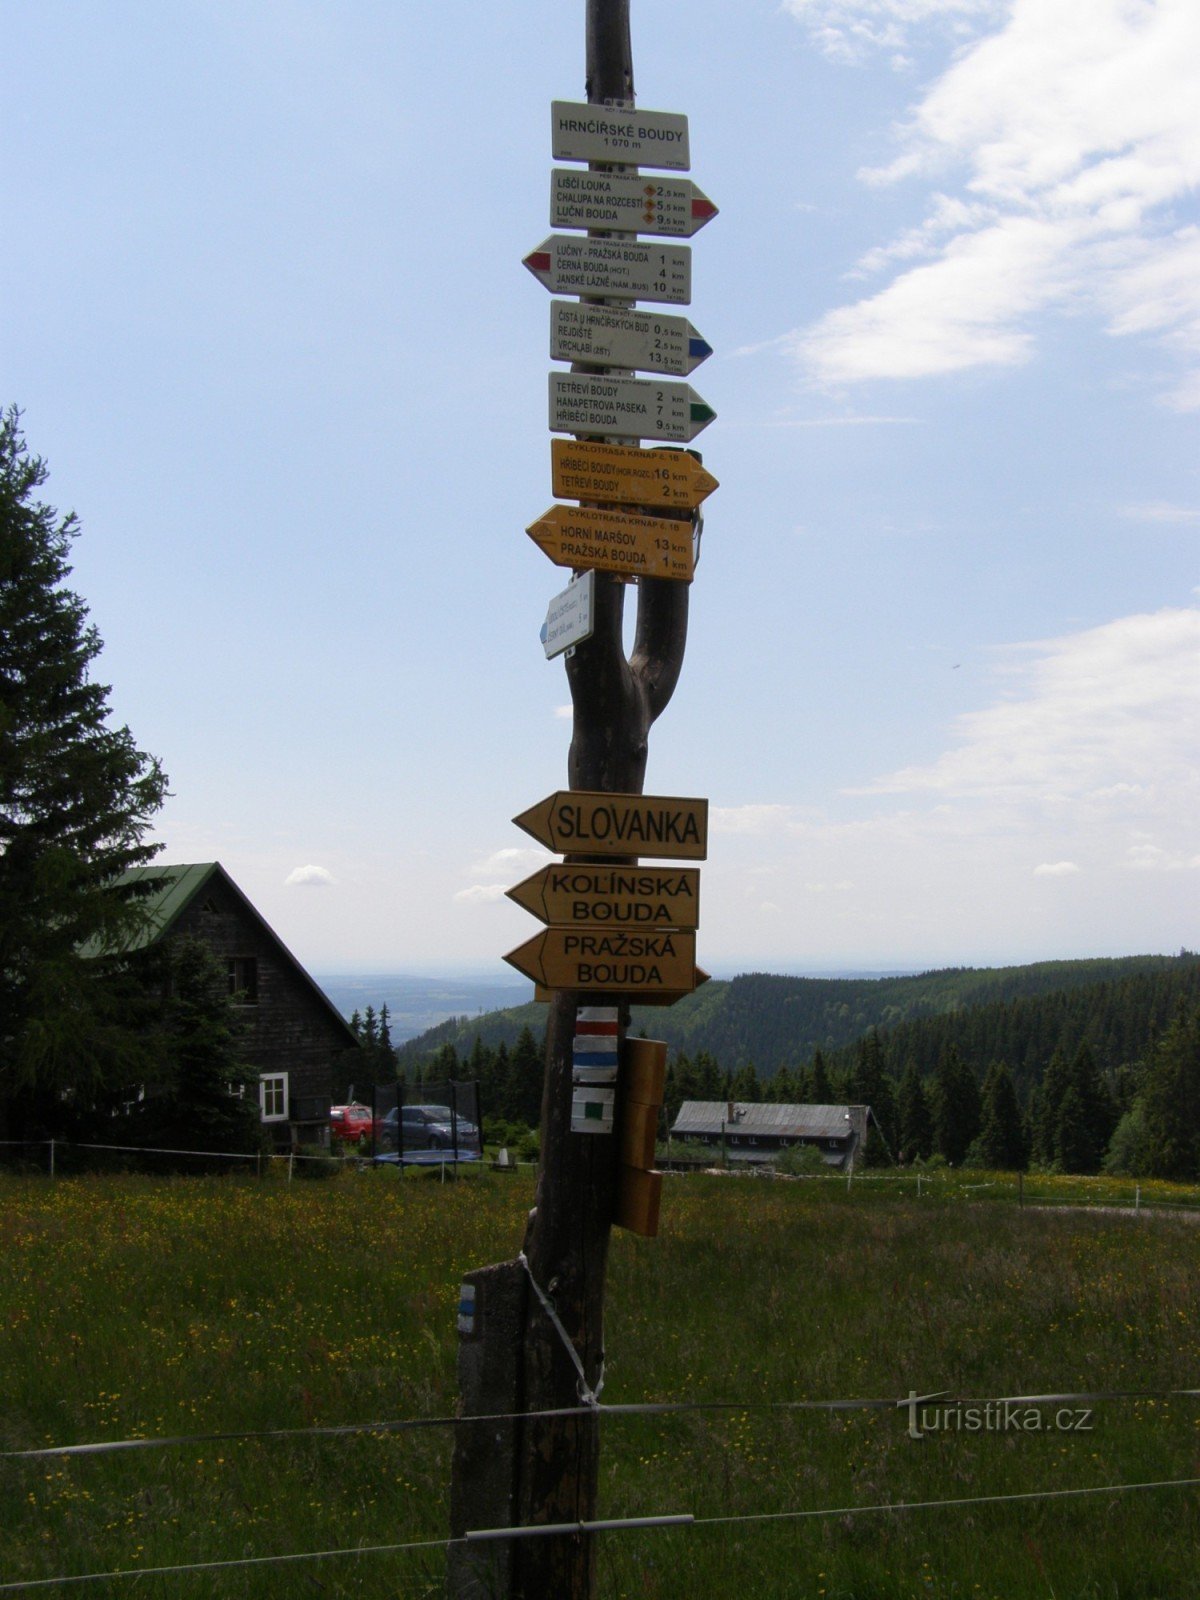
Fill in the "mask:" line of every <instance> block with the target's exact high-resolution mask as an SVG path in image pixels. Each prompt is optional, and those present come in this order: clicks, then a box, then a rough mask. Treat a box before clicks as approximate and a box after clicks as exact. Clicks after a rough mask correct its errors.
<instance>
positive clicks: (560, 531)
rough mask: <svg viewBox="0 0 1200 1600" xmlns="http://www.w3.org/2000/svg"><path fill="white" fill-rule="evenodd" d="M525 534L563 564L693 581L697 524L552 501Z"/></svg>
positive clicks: (636, 575)
mask: <svg viewBox="0 0 1200 1600" xmlns="http://www.w3.org/2000/svg"><path fill="white" fill-rule="evenodd" d="M525 531H526V533H527V534H528V535H529V537H530V538H531V539H532V540H533V541H534V543H535V544H537V545H540V546H541V548H542V549H543V550H544V551H545V552H546V554H547V555H548V556H549V557H550V559H551V561H553V562H554V564H555V566H558V567H574V568H575V569H576V570H580V569H586V568H588V567H591V568H593V569H594V570H595V571H597V572H616V573H618V574H619V575H620V576H621V577H625V578H678V579H681V580H682V581H683V582H685V583H690V582H691V581H692V575H693V573H694V572H695V560H694V558H693V555H692V524H691V522H690V521H687V522H680V521H676V520H673V519H672V518H670V517H639V516H629V515H627V514H626V513H624V512H621V511H592V510H590V509H588V508H587V507H584V506H551V507H550V510H549V511H547V512H546V514H545V516H542V517H539V518H538V520H537V521H536V522H533V523H530V525H529V527H528V528H526V530H525Z"/></svg>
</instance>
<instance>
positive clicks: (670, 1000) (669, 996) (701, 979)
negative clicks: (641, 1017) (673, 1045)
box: [533, 967, 712, 1006]
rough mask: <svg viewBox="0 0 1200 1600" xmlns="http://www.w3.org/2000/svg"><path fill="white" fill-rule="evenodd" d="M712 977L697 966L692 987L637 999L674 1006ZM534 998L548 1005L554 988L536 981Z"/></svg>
mask: <svg viewBox="0 0 1200 1600" xmlns="http://www.w3.org/2000/svg"><path fill="white" fill-rule="evenodd" d="M711 977H712V973H711V972H705V970H704V968H703V967H697V968H696V970H695V972H694V973H693V975H692V987H691V988H690V989H664V990H662V992H661V993H659V994H640V995H639V996H638V999H637V1003H638V1005H639V1006H673V1005H675V1004H676V1002H677V1001H679V1000H684V999H686V998H687V996H688V995H689V994H692V993H693V992H694V991H695V990H696V989H698V988H699V987H700V985H701V984H702V983H707V982H708V980H709V979H710V978H711ZM533 998H534V1000H535V1001H536V1002H537V1003H538V1004H539V1005H548V1004H549V1003H550V1001H551V1000H553V999H554V990H553V989H550V988H547V986H546V985H545V984H544V983H535V984H534V986H533Z"/></svg>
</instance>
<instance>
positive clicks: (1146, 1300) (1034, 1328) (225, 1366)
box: [0, 1164, 1200, 1600]
mask: <svg viewBox="0 0 1200 1600" xmlns="http://www.w3.org/2000/svg"><path fill="white" fill-rule="evenodd" d="M1024 1192H1025V1198H1026V1200H1032V1199H1033V1198H1034V1197H1035V1195H1036V1197H1037V1198H1039V1199H1040V1200H1042V1201H1045V1202H1049V1204H1046V1205H1037V1206H1035V1205H1032V1204H1025V1205H1024V1206H1021V1205H1018V1203H1017V1191H1016V1186H1015V1182H1014V1180H1011V1179H1000V1178H998V1177H993V1178H989V1177H988V1176H987V1175H973V1174H963V1175H958V1174H946V1175H939V1176H938V1177H937V1178H928V1177H927V1178H926V1179H925V1180H924V1182H923V1187H922V1192H921V1195H920V1197H919V1198H918V1196H917V1194H916V1186H915V1181H914V1180H912V1179H905V1180H904V1181H896V1180H891V1181H882V1180H876V1181H870V1180H868V1181H862V1182H857V1181H856V1182H855V1184H854V1185H853V1186H852V1187H851V1188H850V1189H847V1186H846V1184H845V1183H844V1181H842V1180H838V1179H820V1180H812V1181H803V1180H800V1181H794V1182H786V1181H778V1182H769V1181H765V1180H760V1179H753V1178H745V1177H741V1178H735V1177H721V1176H689V1177H686V1178H682V1177H679V1178H668V1179H667V1180H666V1191H665V1194H664V1199H663V1222H662V1232H661V1235H660V1237H659V1238H658V1239H657V1240H642V1239H636V1238H633V1237H631V1236H628V1235H624V1234H620V1233H618V1234H617V1235H616V1236H615V1238H614V1248H613V1252H612V1258H611V1269H610V1277H609V1290H608V1346H609V1360H608V1371H607V1383H606V1387H605V1391H604V1398H605V1400H609V1401H641V1400H670V1401H698V1402H722V1401H732V1402H736V1403H737V1404H738V1405H739V1406H742V1407H745V1409H741V1410H710V1411H702V1410H696V1411H687V1412H683V1413H677V1414H672V1415H669V1416H657V1417H647V1416H640V1417H625V1416H613V1417H608V1418H606V1419H605V1420H604V1422H603V1424H602V1427H603V1444H602V1472H603V1488H602V1505H601V1515H604V1516H618V1517H619V1516H644V1515H653V1514H658V1513H676V1512H690V1513H693V1514H694V1515H695V1517H696V1518H697V1522H696V1524H695V1525H694V1526H692V1527H690V1528H686V1529H679V1530H671V1531H662V1530H649V1531H645V1532H638V1533H613V1534H608V1535H604V1536H602V1537H601V1539H600V1554H599V1572H600V1593H601V1594H602V1595H604V1596H611V1597H617V1596H630V1597H634V1596H648V1597H651V1600H654V1597H662V1600H667V1597H675V1596H687V1597H689V1600H690V1597H692V1596H698V1595H701V1594H703V1595H710V1596H747V1597H749V1596H768V1597H777V1596H778V1597H791V1596H796V1597H804V1600H884V1597H887V1600H908V1597H911V1596H930V1597H941V1600H948V1597H951V1596H953V1597H955V1600H1018V1597H1025V1596H1031V1597H1032V1596H1038V1597H1047V1600H1050V1597H1053V1600H1085V1597H1086V1600H1165V1597H1180V1600H1183V1597H1191V1596H1194V1595H1195V1594H1196V1593H1197V1592H1198V1589H1200V1578H1198V1576H1197V1574H1198V1572H1200V1561H1198V1556H1197V1552H1198V1551H1200V1496H1198V1493H1197V1490H1196V1489H1195V1488H1194V1487H1193V1488H1160V1489H1152V1490H1145V1491H1141V1492H1137V1493H1126V1494H1121V1495H1113V1494H1101V1495H1097V1496H1094V1497H1081V1498H1060V1499H1055V1500H1024V1501H1021V1500H1012V1501H1008V1502H1002V1503H997V1504H989V1505H972V1506H959V1507H945V1508H942V1509H912V1510H907V1511H904V1510H897V1509H891V1510H883V1511H864V1510H857V1509H856V1508H865V1507H877V1506H884V1507H896V1506H897V1505H898V1504H899V1503H900V1502H907V1503H909V1504H912V1503H913V1502H921V1501H945V1500H954V1499H959V1500H961V1499H968V1498H977V1497H983V1496H1004V1495H1017V1494H1022V1493H1029V1492H1030V1491H1035V1490H1046V1489H1058V1490H1065V1489H1085V1488H1092V1487H1099V1486H1105V1485H1112V1484H1126V1483H1140V1482H1150V1481H1161V1480H1172V1479H1183V1478H1200V1399H1198V1398H1196V1397H1191V1398H1178V1397H1177V1398H1159V1397H1154V1398H1149V1397H1147V1398H1140V1399H1137V1398H1127V1399H1120V1400H1097V1401H1095V1402H1092V1403H1091V1404H1086V1403H1082V1402H1081V1403H1080V1404H1079V1405H1072V1406H1070V1407H1062V1406H1058V1405H1052V1404H1046V1405H1043V1406H1040V1407H1037V1408H1033V1407H1027V1408H1021V1409H1022V1412H1023V1413H1024V1416H1023V1421H1024V1423H1025V1424H1027V1425H1026V1426H1023V1427H1021V1428H1014V1427H1012V1426H1008V1427H1001V1426H999V1421H1000V1415H1001V1414H1000V1413H999V1412H998V1411H997V1412H996V1413H994V1414H993V1417H992V1422H991V1423H989V1422H988V1420H987V1414H986V1413H984V1412H978V1413H977V1414H978V1415H980V1416H981V1418H982V1421H981V1423H980V1425H979V1426H978V1428H976V1429H974V1430H973V1429H971V1428H970V1426H969V1424H968V1421H967V1413H965V1412H963V1411H961V1410H960V1411H958V1412H956V1413H953V1416H957V1418H958V1421H957V1423H955V1422H954V1421H953V1420H952V1417H951V1416H948V1415H946V1414H945V1413H939V1414H938V1416H935V1417H932V1418H920V1419H918V1420H919V1422H920V1421H921V1420H926V1419H928V1420H932V1421H934V1422H938V1421H939V1419H943V1420H941V1425H938V1426H930V1427H927V1428H926V1427H920V1426H919V1427H918V1431H920V1432H922V1434H923V1436H922V1437H921V1438H919V1439H914V1438H911V1437H910V1436H909V1424H910V1421H911V1417H910V1414H909V1412H908V1411H907V1410H897V1409H891V1408H882V1407H880V1408H875V1409H865V1410H844V1411H804V1410H792V1411H787V1410H778V1409H769V1407H770V1406H771V1405H773V1404H775V1403H777V1402H780V1401H795V1400H804V1399H815V1400H834V1399H859V1398H869V1397H876V1398H884V1397H900V1396H904V1395H907V1394H908V1393H909V1392H910V1391H916V1392H917V1393H918V1394H922V1395H925V1394H933V1393H938V1392H942V1391H950V1392H951V1393H952V1394H953V1395H954V1396H957V1397H970V1398H971V1399H973V1400H975V1401H978V1402H980V1404H982V1402H984V1401H986V1400H990V1399H995V1398H997V1397H1003V1396H1012V1395H1029V1394H1037V1395H1046V1394H1063V1393H1076V1392H1086V1393H1089V1394H1090V1393H1094V1392H1096V1391H1109V1390H1153V1391H1165V1390H1169V1389H1200V1228H1198V1226H1197V1220H1196V1216H1195V1214H1194V1213H1192V1214H1188V1213H1186V1212H1184V1211H1182V1210H1177V1211H1172V1210H1170V1209H1169V1205H1170V1204H1174V1205H1176V1206H1178V1205H1179V1204H1180V1203H1181V1202H1191V1203H1193V1204H1194V1203H1197V1202H1200V1195H1198V1194H1197V1193H1196V1192H1195V1191H1191V1192H1188V1191H1184V1190H1173V1189H1168V1188H1166V1187H1165V1186H1159V1185H1143V1186H1142V1187H1141V1190H1140V1193H1139V1194H1138V1196H1137V1198H1138V1200H1139V1201H1140V1203H1141V1205H1142V1206H1143V1207H1145V1206H1146V1205H1147V1203H1148V1202H1156V1203H1160V1204H1163V1205H1164V1209H1161V1210H1154V1211H1153V1212H1151V1211H1144V1212H1143V1214H1140V1215H1135V1214H1131V1213H1130V1211H1129V1210H1128V1209H1127V1208H1128V1207H1130V1206H1132V1204H1133V1202H1134V1196H1135V1190H1134V1186H1133V1185H1132V1184H1128V1185H1122V1184H1118V1183H1114V1181H1113V1180H1110V1179H1105V1180H1088V1179H1082V1180H1079V1179H1076V1180H1067V1179H1038V1180H1036V1182H1035V1181H1034V1180H1032V1179H1027V1180H1026V1183H1025V1186H1024ZM531 1201H532V1178H531V1176H530V1175H528V1174H526V1173H524V1172H522V1173H520V1174H518V1175H516V1176H512V1175H500V1174H493V1173H488V1172H482V1171H481V1172H476V1173H472V1174H471V1175H470V1177H469V1178H468V1179H466V1180H464V1181H461V1182H458V1183H445V1184H442V1183H440V1182H438V1181H437V1180H436V1178H435V1177H433V1176H432V1175H428V1174H426V1175H417V1174H408V1175H406V1176H405V1177H404V1178H402V1179H398V1178H397V1177H396V1176H395V1175H394V1174H388V1173H382V1172H372V1171H355V1170H352V1169H351V1167H350V1165H349V1164H347V1170H346V1171H344V1172H343V1173H341V1174H339V1176H337V1177H336V1178H334V1179H332V1180H330V1181H327V1182H321V1183H305V1182H301V1181H296V1182H293V1183H290V1184H289V1183H286V1182H284V1181H282V1179H281V1178H280V1177H279V1176H278V1175H273V1176H269V1177H267V1178H265V1179H262V1180H259V1181H256V1180H254V1179H251V1178H197V1179H174V1180H172V1179H156V1178H147V1177H136V1176H118V1175H108V1176H95V1177H88V1176H73V1177H69V1178H59V1179H56V1180H51V1179H50V1178H48V1177H45V1176H26V1177H17V1176H6V1177H0V1266H2V1269H3V1270H2V1272H0V1394H2V1396H3V1403H2V1405H0V1450H2V1451H4V1452H6V1454H5V1456H4V1458H3V1459H0V1587H2V1586H3V1585H5V1584H8V1585H12V1584H22V1585H28V1584H30V1583H32V1582H35V1581H37V1580H44V1579H49V1578H55V1577H60V1576H66V1575H80V1574H86V1573H97V1572H108V1571H115V1570H118V1569H119V1570H121V1571H122V1572H124V1573H129V1574H133V1573H143V1572H144V1569H147V1568H154V1567H159V1566H168V1565H176V1564H186V1563H200V1562H215V1561H231V1560H238V1559H242V1558H248V1557H260V1556H281V1555H291V1554H294V1553H298V1552H306V1551H320V1550H334V1549H345V1548H347V1547H356V1546H369V1545H381V1544H391V1545H396V1544H403V1543H409V1542H418V1541H426V1540H428V1541H438V1540H441V1539H442V1538H444V1537H445V1533H446V1527H447V1490H448V1477H449V1460H450V1449H451V1437H450V1431H449V1430H448V1429H428V1430H420V1431H414V1432H400V1433H383V1432H378V1431H376V1432H365V1433H350V1434H342V1435H335V1436H332V1437H330V1436H325V1437H322V1436H319V1435H307V1436H306V1435H303V1434H300V1435H297V1436H293V1437H288V1438H274V1439H271V1438H259V1439H236V1438H224V1439H223V1438H219V1437H212V1436H215V1435H220V1434H223V1433H226V1434H228V1433H238V1432H253V1431H258V1430H270V1429H279V1428H283V1429H292V1428H298V1429H302V1428H305V1427H314V1426H332V1425H341V1424H349V1423H366V1422H371V1421H378V1420H382V1419H396V1418H407V1417H413V1418H416V1417H433V1416H445V1415H447V1414H450V1413H451V1412H452V1411H453V1409H454V1406H455V1402H456V1385H455V1346H456V1338H457V1336H456V1334H455V1331H454V1329H455V1314H456V1307H457V1298H458V1284H459V1280H460V1277H461V1275H462V1273H463V1272H464V1271H465V1270H466V1269H468V1268H469V1267H472V1266H479V1265H483V1264H485V1263H487V1262H490V1261H499V1260H503V1259H506V1258H508V1257H510V1256H511V1255H512V1254H513V1253H514V1252H515V1250H516V1249H517V1248H518V1246H519V1242H520V1237H521V1232H522V1227H523V1219H524V1216H525V1212H526V1210H527V1208H528V1206H529V1205H530V1204H531ZM1100 1203H1107V1204H1108V1205H1109V1206H1111V1207H1112V1208H1113V1209H1106V1210H1102V1209H1099V1208H1098V1206H1099V1204H1100ZM940 1404H942V1405H943V1406H945V1402H941V1403H940ZM1063 1409H1069V1410H1070V1411H1071V1412H1072V1416H1071V1418H1070V1419H1069V1420H1070V1421H1071V1422H1072V1424H1077V1423H1081V1422H1082V1419H1081V1418H1080V1416H1079V1413H1080V1412H1081V1411H1083V1410H1085V1409H1086V1410H1087V1411H1088V1412H1090V1416H1089V1417H1088V1418H1087V1424H1088V1425H1087V1426H1086V1427H1084V1426H1074V1425H1073V1426H1071V1427H1069V1428H1065V1427H1064V1428H1063V1429H1061V1430H1060V1429H1059V1428H1058V1427H1056V1426H1055V1417H1056V1413H1057V1412H1058V1411H1059V1410H1063ZM1035 1410H1036V1412H1037V1415H1038V1417H1039V1418H1040V1425H1039V1426H1038V1428H1037V1430H1036V1431H1034V1429H1033V1427H1032V1418H1033V1412H1034V1411H1035ZM926 1411H927V1412H928V1408H926ZM182 1435H188V1436H198V1435H206V1436H209V1437H204V1438H193V1439H192V1442H188V1443H177V1444H172V1445H170V1446H167V1447H165V1448H154V1449H138V1450H133V1451H128V1452H123V1453H119V1454H94V1455H83V1456H75V1457H55V1456H43V1457H20V1458H14V1456H13V1455H12V1454H11V1452H14V1451H28V1450H32V1449H37V1448H41V1447H46V1446H54V1445H65V1444H75V1443H83V1442H92V1441H98V1440H111V1439H128V1438H133V1437H144V1438H147V1439H154V1438H162V1437H178V1436H182ZM797 1512H808V1513H817V1512H819V1513H822V1514H821V1515H808V1516H803V1517H797V1516H795V1515H792V1514H793V1513H797ZM442 1570H443V1554H442V1551H441V1549H440V1548H439V1547H438V1546H437V1545H436V1543H435V1544H432V1545H431V1546H429V1547H428V1548H425V1549H422V1550H415V1551H404V1552H392V1553H387V1554H377V1553H376V1554H372V1553H364V1554H361V1555H349V1556H340V1557H336V1558H330V1559H325V1560H319V1561H303V1562H295V1563H289V1564H279V1565H266V1566H250V1567H230V1568H226V1569H224V1570H222V1571H208V1572H201V1573H192V1574H173V1575H169V1576H152V1575H143V1576H138V1577H137V1578H136V1579H134V1578H133V1577H127V1578H122V1579H120V1580H110V1581H106V1582H97V1583H93V1584H86V1585H74V1586H72V1587H71V1588H70V1589H69V1590H68V1589H64V1590H56V1589H46V1590H44V1591H28V1590H27V1591H26V1592H35V1593H36V1592H46V1593H56V1592H62V1593H71V1594H78V1595H85V1594H93V1593H94V1594H103V1595H105V1596H120V1595H122V1594H130V1595H132V1594H134V1593H136V1595H137V1596H138V1597H139V1600H144V1597H155V1600H157V1597H159V1596H162V1597H181V1600H190V1597H192V1596H205V1597H208V1596H212V1597H225V1596H229V1597H233V1596H255V1597H257V1596H277V1595H278V1596H282V1595H285V1594H286V1595H288V1596H292V1595H296V1594H300V1595H306V1594H308V1595H312V1596H313V1597H314V1600H317V1597H327V1596H341V1595H354V1596H367V1597H376V1596H378V1597H384V1596H389V1597H391V1596H423V1595H437V1594H440V1592H441V1581H442ZM547 1600H553V1597H547Z"/></svg>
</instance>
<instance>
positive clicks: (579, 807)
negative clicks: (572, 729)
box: [513, 789, 708, 861]
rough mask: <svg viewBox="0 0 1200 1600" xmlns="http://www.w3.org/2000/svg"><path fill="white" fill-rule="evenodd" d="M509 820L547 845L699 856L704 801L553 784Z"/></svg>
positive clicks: (591, 851) (704, 837) (703, 846)
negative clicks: (552, 791)
mask: <svg viewBox="0 0 1200 1600" xmlns="http://www.w3.org/2000/svg"><path fill="white" fill-rule="evenodd" d="M513 821H514V822H515V823H516V825H517V827H518V828H523V829H524V830H525V832H526V833H528V834H531V835H532V836H533V838H535V839H536V840H537V842H538V843H539V844H544V845H545V846H546V847H547V849H549V850H556V851H557V850H561V851H563V852H565V853H568V854H570V853H578V854H579V855H584V856H622V857H627V856H657V857H667V858H670V859H672V860H677V861H679V860H682V861H703V860H704V858H705V856H706V855H707V854H708V801H707V800H693V799H677V798H667V797H664V796H661V795H652V794H610V793H609V792H607V791H600V792H594V791H593V792H587V791H584V790H581V789H559V790H558V791H557V793H555V794H550V795H547V796H546V798H545V799H544V800H539V801H538V803H537V805H535V806H530V807H529V809H528V811H522V812H521V814H520V816H517V817H514V818H513Z"/></svg>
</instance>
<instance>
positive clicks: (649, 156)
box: [550, 100, 692, 172]
mask: <svg viewBox="0 0 1200 1600" xmlns="http://www.w3.org/2000/svg"><path fill="white" fill-rule="evenodd" d="M550 127H551V135H550V138H551V154H552V155H553V157H554V159H555V161H608V162H612V163H614V164H618V163H619V164H620V165H622V166H626V167H668V168H670V169H671V171H673V172H687V171H688V169H689V168H690V167H691V164H692V163H691V157H690V155H689V153H688V122H687V118H686V117H685V116H681V115H680V114H679V112H677V111H624V110H619V109H617V108H615V107H612V106H594V105H588V104H586V103H585V104H582V105H580V104H577V103H576V102H575V101H571V100H555V101H553V102H552V103H551V106H550Z"/></svg>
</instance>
